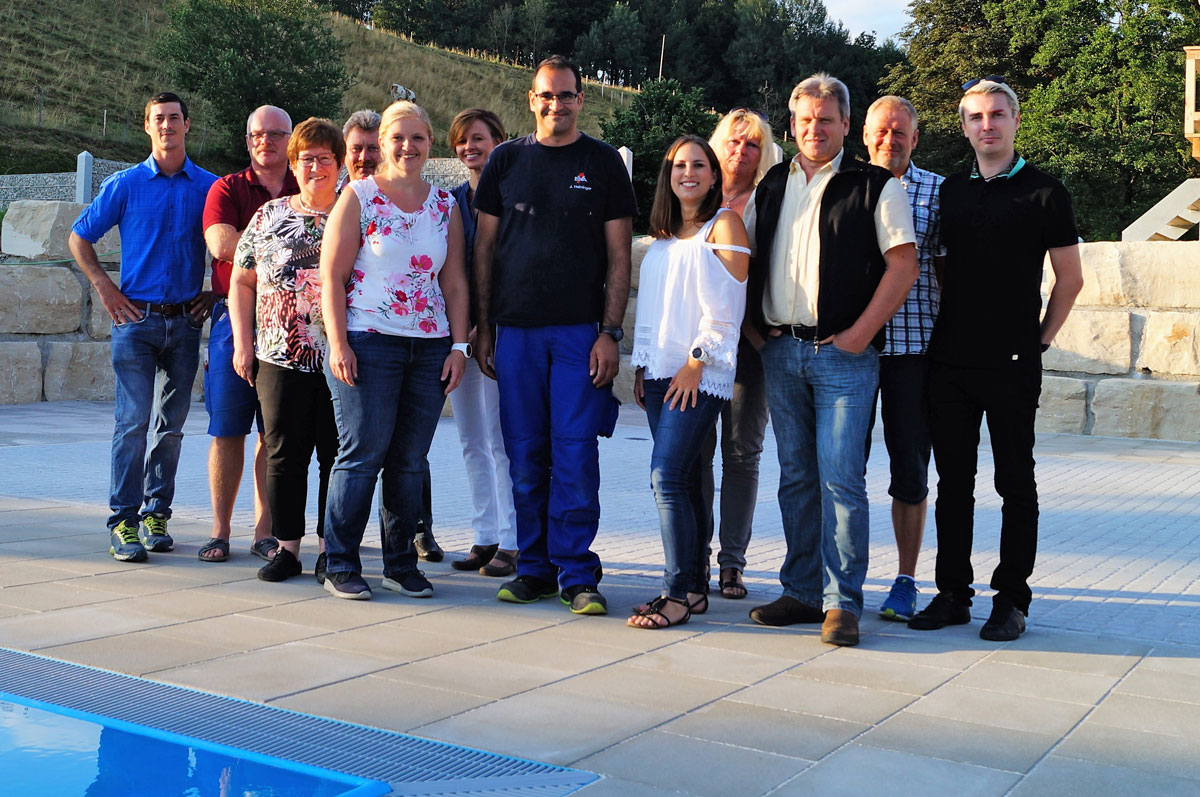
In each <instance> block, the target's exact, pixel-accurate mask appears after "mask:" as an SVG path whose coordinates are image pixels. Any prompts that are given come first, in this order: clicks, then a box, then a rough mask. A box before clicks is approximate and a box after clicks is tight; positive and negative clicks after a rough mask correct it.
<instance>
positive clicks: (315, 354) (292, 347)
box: [233, 197, 326, 373]
mask: <svg viewBox="0 0 1200 797" xmlns="http://www.w3.org/2000/svg"><path fill="white" fill-rule="evenodd" d="M324 231H325V217H324V216H310V215H308V214H306V213H301V212H299V211H297V210H293V209H292V207H291V205H290V204H289V202H288V197H280V198H279V199H272V200H271V201H269V202H267V203H266V204H264V205H263V206H262V207H261V208H259V209H258V211H257V212H256V213H255V214H254V216H253V217H252V218H251V219H250V223H249V224H248V225H247V226H246V230H245V232H243V233H242V237H241V239H240V240H239V241H238V245H237V251H236V252H235V254H234V256H233V264H234V267H235V268H246V269H252V270H254V272H255V274H256V276H257V278H258V289H257V290H258V302H257V312H256V315H257V327H258V330H257V335H256V339H255V345H254V349H255V352H256V354H257V355H258V359H260V360H263V361H264V362H269V363H272V364H274V365H278V366H280V367H283V368H291V369H293V370H295V371H305V372H308V373H320V372H321V367H322V364H323V362H324V360H325V349H326V345H325V329H324V326H323V325H322V323H321V273H320V268H319V266H320V259H321V236H322V234H323V233H324Z"/></svg>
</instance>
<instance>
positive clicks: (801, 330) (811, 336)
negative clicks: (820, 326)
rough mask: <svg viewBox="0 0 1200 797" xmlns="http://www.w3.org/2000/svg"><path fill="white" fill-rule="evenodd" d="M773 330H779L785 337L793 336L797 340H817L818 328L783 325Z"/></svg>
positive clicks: (801, 325)
mask: <svg viewBox="0 0 1200 797" xmlns="http://www.w3.org/2000/svg"><path fill="white" fill-rule="evenodd" d="M772 329H778V330H779V331H780V332H782V333H783V334H785V335H791V336H792V337H793V338H795V339H796V340H816V339H817V328H816V327H806V326H804V325H803V324H782V325H780V326H777V327H772Z"/></svg>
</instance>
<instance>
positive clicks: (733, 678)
mask: <svg viewBox="0 0 1200 797" xmlns="http://www.w3.org/2000/svg"><path fill="white" fill-rule="evenodd" d="M629 631H630V633H634V634H636V633H646V634H654V633H658V632H656V631H639V630H636V629H630V630H629ZM630 664H631V665H633V666H635V667H646V668H649V669H653V670H658V671H660V672H670V673H680V674H685V675H690V674H694V673H703V674H704V677H705V678H714V679H716V680H719V681H728V682H730V683H735V684H752V683H757V682H758V681H761V680H762V679H764V678H767V677H769V676H772V675H776V674H778V673H781V672H783V671H784V670H787V669H789V668H791V667H793V666H795V661H792V660H790V659H785V658H776V657H773V656H764V655H761V654H757V653H748V652H744V651H735V650H719V649H716V648H712V647H708V646H706V645H698V644H696V643H695V642H694V641H692V640H690V639H685V640H683V641H681V642H679V643H678V644H675V645H669V646H667V647H663V648H658V649H656V650H652V651H650V652H649V653H646V654H645V655H643V656H640V657H638V658H637V659H635V660H633V661H631V662H630Z"/></svg>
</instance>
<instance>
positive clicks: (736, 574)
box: [720, 567, 747, 601]
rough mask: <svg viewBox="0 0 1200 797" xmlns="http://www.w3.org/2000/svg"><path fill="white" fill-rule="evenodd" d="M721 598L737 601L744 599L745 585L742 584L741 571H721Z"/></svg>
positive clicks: (732, 568)
mask: <svg viewBox="0 0 1200 797" xmlns="http://www.w3.org/2000/svg"><path fill="white" fill-rule="evenodd" d="M720 584H721V597H722V598H728V599H729V600H733V601H737V600H741V599H742V598H744V597H746V594H747V593H746V585H745V584H744V583H742V571H741V570H738V569H737V568H736V567H725V568H722V569H721V580H720Z"/></svg>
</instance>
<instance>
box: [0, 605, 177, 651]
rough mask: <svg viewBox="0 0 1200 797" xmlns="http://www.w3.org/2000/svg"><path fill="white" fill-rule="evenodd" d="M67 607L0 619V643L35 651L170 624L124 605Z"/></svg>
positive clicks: (153, 615)
mask: <svg viewBox="0 0 1200 797" xmlns="http://www.w3.org/2000/svg"><path fill="white" fill-rule="evenodd" d="M112 603H113V604H116V605H117V606H118V608H114V606H110V605H104V604H99V603H94V604H89V605H87V606H71V607H68V608H65V609H56V610H54V611H47V612H38V613H36V614H22V615H17V616H13V617H9V618H7V619H4V620H0V643H2V644H4V645H6V646H8V647H13V648H17V649H18V650H32V651H38V650H42V649H43V648H48V647H53V646H55V645H66V644H69V643H71V642H82V641H84V640H87V639H100V638H102V637H115V636H120V635H121V634H128V633H131V632H133V631H145V630H146V629H148V628H159V627H163V626H166V625H169V624H170V621H168V620H164V619H163V618H162V617H159V616H158V615H156V614H154V613H152V612H148V611H146V610H145V609H142V608H141V607H138V606H131V605H129V604H128V603H119V602H116V601H113V602H112Z"/></svg>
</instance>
